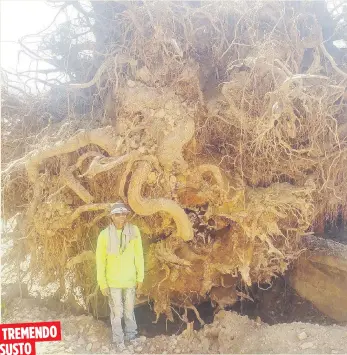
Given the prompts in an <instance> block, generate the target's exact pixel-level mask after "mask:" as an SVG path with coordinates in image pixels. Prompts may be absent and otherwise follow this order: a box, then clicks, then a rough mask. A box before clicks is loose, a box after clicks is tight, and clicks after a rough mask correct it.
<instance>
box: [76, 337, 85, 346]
mask: <svg viewBox="0 0 347 355" xmlns="http://www.w3.org/2000/svg"><path fill="white" fill-rule="evenodd" d="M84 343H85V341H84V339H83V338H82V337H80V338H78V340H77V344H78V345H83V344H84Z"/></svg>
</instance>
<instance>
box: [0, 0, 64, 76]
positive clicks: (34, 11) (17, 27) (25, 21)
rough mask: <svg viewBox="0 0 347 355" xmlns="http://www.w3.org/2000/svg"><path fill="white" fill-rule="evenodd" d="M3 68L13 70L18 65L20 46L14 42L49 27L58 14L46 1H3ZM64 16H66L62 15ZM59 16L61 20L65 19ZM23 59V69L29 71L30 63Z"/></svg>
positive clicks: (1, 6) (0, 7) (21, 63)
mask: <svg viewBox="0 0 347 355" xmlns="http://www.w3.org/2000/svg"><path fill="white" fill-rule="evenodd" d="M0 3H1V4H0V9H1V66H2V67H3V68H5V69H9V70H11V69H12V70H13V69H15V65H16V63H17V54H18V50H19V45H17V44H15V43H11V41H12V42H16V41H18V40H19V39H20V38H21V37H23V36H25V35H29V34H35V33H37V32H39V31H41V30H43V29H45V27H47V26H48V25H49V24H50V23H51V22H52V20H53V18H54V16H55V15H56V13H57V12H58V9H56V8H53V7H52V5H51V4H47V3H46V2H45V1H32V0H25V1H23V0H18V1H17V0H1V1H0ZM62 16H64V15H62ZM62 16H59V19H61V18H63V17H62ZM22 61H24V57H23V59H21V61H20V62H19V65H20V68H21V69H27V67H28V64H29V63H28V61H26V62H24V63H23V62H22Z"/></svg>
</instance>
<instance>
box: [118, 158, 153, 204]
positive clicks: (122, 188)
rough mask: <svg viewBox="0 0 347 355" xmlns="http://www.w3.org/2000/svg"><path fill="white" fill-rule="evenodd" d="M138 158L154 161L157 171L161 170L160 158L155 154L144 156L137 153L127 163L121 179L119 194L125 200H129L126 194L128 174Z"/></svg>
mask: <svg viewBox="0 0 347 355" xmlns="http://www.w3.org/2000/svg"><path fill="white" fill-rule="evenodd" d="M137 159H141V160H142V161H148V162H150V163H152V165H153V166H154V168H155V169H156V170H157V171H160V166H159V162H158V159H157V158H156V157H155V156H154V155H145V156H142V157H140V156H136V155H135V156H134V157H133V158H132V159H131V160H129V161H128V163H127V165H126V168H125V171H124V173H123V174H122V177H121V179H120V183H119V189H118V194H119V196H120V197H121V199H122V200H123V201H124V202H127V201H128V199H127V197H126V195H125V184H126V182H127V178H128V176H129V174H130V171H131V168H132V166H133V164H134V163H135V161H136V160H137Z"/></svg>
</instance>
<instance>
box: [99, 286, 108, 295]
mask: <svg viewBox="0 0 347 355" xmlns="http://www.w3.org/2000/svg"><path fill="white" fill-rule="evenodd" d="M100 291H101V293H102V294H103V295H104V296H105V297H108V296H109V295H110V289H109V288H108V287H107V288H103V289H102V290H100Z"/></svg>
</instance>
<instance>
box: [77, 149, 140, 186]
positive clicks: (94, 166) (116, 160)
mask: <svg viewBox="0 0 347 355" xmlns="http://www.w3.org/2000/svg"><path fill="white" fill-rule="evenodd" d="M138 155H139V153H138V152H136V151H135V152H132V153H130V154H125V155H123V156H121V157H112V158H106V157H101V156H97V157H95V158H94V159H93V160H92V162H91V163H90V165H89V168H88V170H87V171H86V172H85V173H84V174H82V175H81V177H84V176H85V177H87V178H88V179H92V178H93V177H95V176H96V175H98V174H100V173H103V172H105V171H108V170H111V169H113V168H115V167H117V166H119V165H121V164H124V163H126V162H128V161H131V160H133V159H134V158H135V157H136V156H138Z"/></svg>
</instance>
